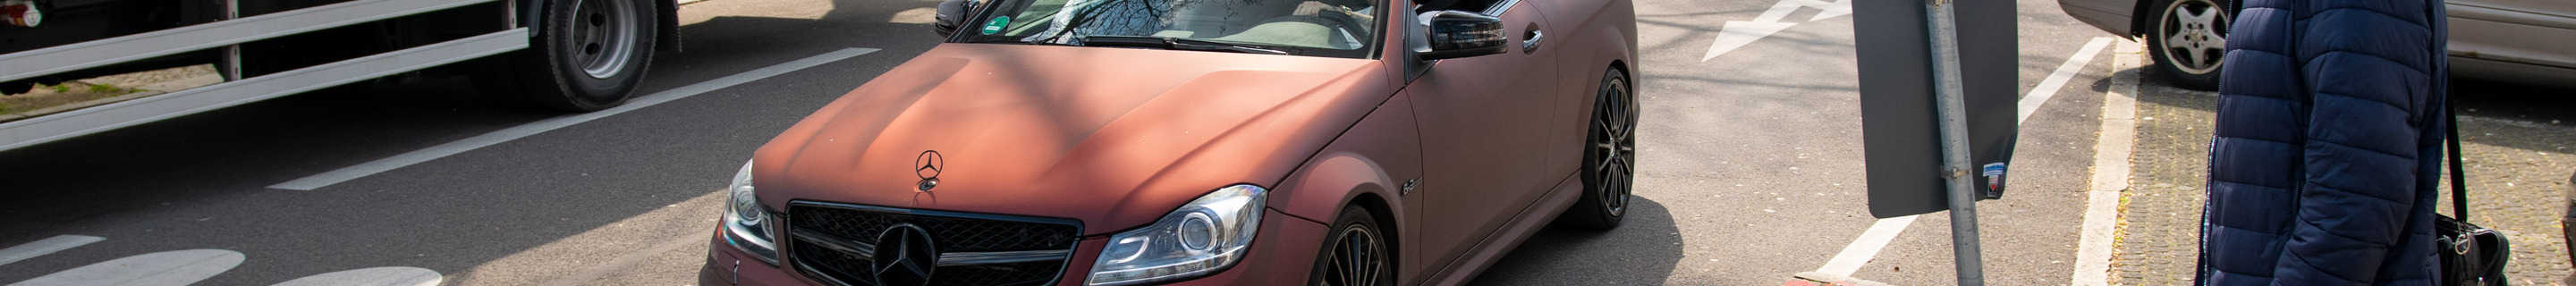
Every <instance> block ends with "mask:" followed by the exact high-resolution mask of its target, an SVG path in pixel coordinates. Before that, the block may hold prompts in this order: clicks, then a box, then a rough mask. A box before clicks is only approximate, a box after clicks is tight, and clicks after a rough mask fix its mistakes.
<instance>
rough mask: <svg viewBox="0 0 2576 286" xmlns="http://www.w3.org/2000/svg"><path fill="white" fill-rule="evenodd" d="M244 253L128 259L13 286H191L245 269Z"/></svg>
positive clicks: (215, 251) (210, 252) (161, 254)
mask: <svg viewBox="0 0 2576 286" xmlns="http://www.w3.org/2000/svg"><path fill="white" fill-rule="evenodd" d="M242 259H243V256H242V254H241V252H233V251H231V250H222V249H190V250H178V251H163V252H154V253H147V254H143V255H135V256H127V257H125V258H117V259H116V260H108V261H106V262H99V263H94V264H90V265H89V266H81V267H80V268H72V270H63V272H54V274H47V275H45V276H43V277H36V279H27V281H21V282H18V283H13V284H9V286H50V285H135V286H141V285H172V286H177V285H188V284H193V283H197V281H199V280H206V278H208V277H215V274H223V273H224V271H227V270H232V269H233V266H241V263H242Z"/></svg>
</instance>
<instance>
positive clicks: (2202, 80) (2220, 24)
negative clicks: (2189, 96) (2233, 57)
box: [2146, 0, 2235, 90]
mask: <svg viewBox="0 0 2576 286" xmlns="http://www.w3.org/2000/svg"><path fill="white" fill-rule="evenodd" d="M2152 7H2156V9H2155V10H2153V11H2154V12H2155V13H2156V14H2155V15H2153V16H2154V17H2155V18H2153V19H2156V20H2155V24H2154V25H2155V26H2153V29H2152V30H2148V32H2150V34H2148V35H2146V38H2147V47H2148V50H2149V51H2151V52H2152V53H2154V55H2153V56H2154V57H2155V59H2156V70H2157V71H2158V72H2162V73H2164V75H2165V76H2166V77H2169V78H2172V79H2173V83H2174V85H2177V86H2181V87H2183V88H2190V89H2197V90H2217V89H2218V75H2219V71H2220V70H2221V69H2220V66H2221V65H2222V64H2224V63H2225V62H2226V58H2227V50H2226V49H2227V29H2228V28H2229V27H2228V25H2230V24H2231V23H2233V22H2231V20H2233V19H2231V18H2230V17H2234V16H2235V15H2234V14H2235V13H2230V11H2229V9H2228V8H2227V6H2223V5H2220V4H2219V3H2218V2H2216V1H2212V0H2157V1H2156V5H2155V6H2152Z"/></svg>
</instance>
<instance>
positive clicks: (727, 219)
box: [724, 162, 778, 265]
mask: <svg viewBox="0 0 2576 286" xmlns="http://www.w3.org/2000/svg"><path fill="white" fill-rule="evenodd" d="M725 192H726V197H727V198H726V199H725V212H724V234H725V243H726V244H732V245H733V247H734V248H736V249H741V250H742V252H744V253H750V254H751V256H753V257H756V258H760V261H761V262H768V263H769V264H773V265H775V264H778V245H777V244H773V243H771V241H772V240H770V239H769V238H770V236H769V235H770V234H772V233H776V232H772V231H770V229H771V228H774V227H776V224H777V220H771V219H769V207H766V206H761V205H760V196H759V195H756V194H754V193H752V188H751V162H743V163H742V171H741V172H736V173H734V174H733V184H732V185H731V186H727V187H725Z"/></svg>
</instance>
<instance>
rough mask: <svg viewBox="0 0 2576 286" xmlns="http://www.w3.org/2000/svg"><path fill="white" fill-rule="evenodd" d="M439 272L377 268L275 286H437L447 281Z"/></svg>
mask: <svg viewBox="0 0 2576 286" xmlns="http://www.w3.org/2000/svg"><path fill="white" fill-rule="evenodd" d="M446 280H447V279H446V278H445V277H440V276H439V275H438V271H433V270H429V269H425V268H420V267H400V266H394V267H376V268H362V269H350V270H341V271H340V272H331V273H322V274H319V275H313V276H305V277H304V278H295V280H287V281H286V282H282V283H277V285H274V286H437V285H438V283H439V282H443V281H446Z"/></svg>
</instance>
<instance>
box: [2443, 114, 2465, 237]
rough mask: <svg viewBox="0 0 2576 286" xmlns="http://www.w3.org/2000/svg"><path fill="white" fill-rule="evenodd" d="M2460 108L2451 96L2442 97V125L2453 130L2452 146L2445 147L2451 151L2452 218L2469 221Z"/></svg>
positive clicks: (2449, 139)
mask: <svg viewBox="0 0 2576 286" xmlns="http://www.w3.org/2000/svg"><path fill="white" fill-rule="evenodd" d="M2459 109H2460V108H2459V107H2457V106H2454V105H2453V102H2452V101H2451V97H2450V96H2443V97H2442V113H2443V115H2444V116H2442V123H2443V124H2442V125H2444V126H2443V127H2445V129H2450V131H2451V137H2450V138H2448V139H2446V141H2450V144H2451V146H2450V148H2443V149H2447V150H2448V152H2450V153H2451V156H2450V157H2451V213H2452V216H2451V218H2454V219H2459V220H2460V221H2468V220H2469V188H2468V187H2467V184H2468V183H2467V182H2468V175H2467V173H2465V172H2463V171H2462V170H2463V169H2462V168H2461V167H2460V114H2459V112H2458V111H2459Z"/></svg>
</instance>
